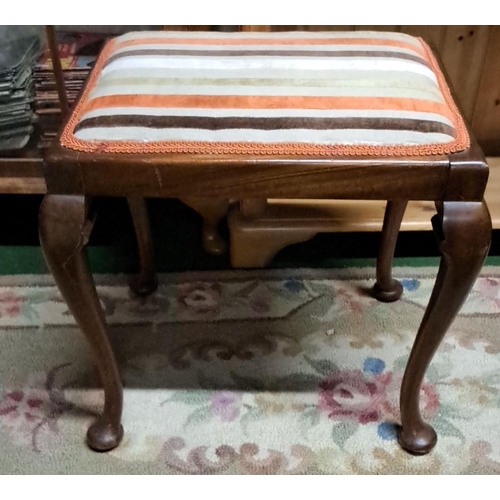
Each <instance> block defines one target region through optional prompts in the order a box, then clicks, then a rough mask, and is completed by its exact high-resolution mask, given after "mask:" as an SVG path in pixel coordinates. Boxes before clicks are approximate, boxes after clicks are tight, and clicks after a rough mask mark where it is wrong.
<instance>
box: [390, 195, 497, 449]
mask: <svg viewBox="0 0 500 500" xmlns="http://www.w3.org/2000/svg"><path fill="white" fill-rule="evenodd" d="M432 222H433V226H434V231H435V232H436V234H437V236H438V239H439V249H440V250H441V253H442V258H441V265H440V267H439V272H438V276H437V279H436V283H435V285H434V289H433V291H432V295H431V298H430V301H429V305H428V306H427V309H426V311H425V314H424V318H423V320H422V323H421V325H420V329H419V331H418V334H417V338H416V340H415V343H414V345H413V349H412V351H411V354H410V359H409V360H408V365H407V367H406V371H405V374H404V378H403V384H402V387H401V421H402V428H401V430H400V433H399V442H400V444H401V446H403V448H405V449H406V450H408V451H410V452H412V453H415V454H425V453H428V452H429V451H430V450H431V449H432V448H433V447H434V446H435V444H436V441H437V436H436V432H435V431H434V429H433V428H432V427H431V426H430V425H429V424H427V423H425V422H424V421H423V420H422V417H421V415H420V409H419V399H420V387H421V384H422V381H423V378H424V375H425V371H426V369H427V367H428V365H429V363H430V361H431V359H432V357H433V355H434V353H435V352H436V350H437V348H438V346H439V344H440V342H441V340H442V339H443V337H444V335H445V333H446V331H447V330H448V328H449V326H450V325H451V323H452V321H453V320H454V318H455V316H456V314H457V313H458V311H459V310H460V307H461V306H462V304H463V303H464V301H465V299H466V298H467V295H468V293H469V291H470V290H471V288H472V285H473V284H474V281H475V280H476V277H477V275H478V274H479V271H480V270H481V266H482V265H483V262H484V259H485V258H486V255H487V254H488V249H489V246H490V241H491V219H490V214H489V212H488V208H487V207H486V204H485V203H484V202H482V203H480V202H444V203H443V204H442V205H439V206H438V214H437V215H435V216H434V217H433V220H432Z"/></svg>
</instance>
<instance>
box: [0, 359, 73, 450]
mask: <svg viewBox="0 0 500 500" xmlns="http://www.w3.org/2000/svg"><path fill="white" fill-rule="evenodd" d="M66 366H69V365H68V364H64V365H60V366H57V367H55V368H54V369H52V370H50V371H49V372H48V373H47V374H35V375H33V376H32V377H31V378H30V379H29V380H28V382H27V384H26V385H25V387H24V388H23V389H17V390H12V391H9V392H7V393H5V394H4V395H3V397H2V398H1V399H0V429H3V430H5V431H7V433H8V434H9V435H10V437H11V439H12V440H13V441H14V442H16V443H19V444H23V445H28V446H31V447H32V449H33V451H35V452H39V451H40V446H39V445H40V442H39V440H40V438H41V437H42V436H41V434H45V437H46V438H47V437H49V436H47V435H46V434H47V431H48V434H49V435H51V436H50V438H51V439H50V443H52V441H53V439H52V437H53V436H54V434H55V433H57V421H58V419H59V417H60V416H61V415H62V414H63V413H64V412H65V411H68V410H70V409H71V408H72V406H73V405H72V404H71V403H70V402H68V401H67V400H66V399H65V396H64V392H63V391H62V390H61V389H59V388H58V387H56V386H55V377H56V375H57V374H58V372H60V371H61V370H62V369H63V368H65V367H66Z"/></svg>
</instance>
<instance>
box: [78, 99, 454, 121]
mask: <svg viewBox="0 0 500 500" xmlns="http://www.w3.org/2000/svg"><path fill="white" fill-rule="evenodd" d="M131 106H134V107H145V108H208V109H225V108H230V109H375V110H378V109H380V110H402V111H422V112H424V113H438V114H441V115H443V116H446V117H448V118H450V119H453V115H452V114H451V113H450V110H449V108H448V106H446V105H444V104H441V103H438V102H434V101H426V100H421V99H404V98H398V97H323V96H320V97H290V96H226V95H224V96H213V95H155V94H143V95H136V94H131V95H126V94H125V95H112V96H103V97H96V98H95V99H92V100H91V101H89V102H88V103H87V104H86V105H85V107H84V109H83V113H88V112H89V111H93V110H95V109H104V108H115V107H131Z"/></svg>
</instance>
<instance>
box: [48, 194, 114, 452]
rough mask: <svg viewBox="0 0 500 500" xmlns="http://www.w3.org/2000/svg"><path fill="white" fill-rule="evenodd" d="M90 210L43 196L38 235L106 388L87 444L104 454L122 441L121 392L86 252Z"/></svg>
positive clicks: (71, 199)
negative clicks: (101, 412)
mask: <svg viewBox="0 0 500 500" xmlns="http://www.w3.org/2000/svg"><path fill="white" fill-rule="evenodd" d="M88 208H89V201H88V200H87V199H86V198H85V197H83V196H62V195H47V196H45V198H44V200H43V202H42V206H41V207H40V216H39V230H40V242H41V245H42V250H43V253H44V256H45V260H46V261H47V265H48V267H49V269H50V271H51V273H52V275H53V277H54V279H55V281H56V283H57V285H58V287H59V290H60V291H61V294H62V295H63V297H64V299H65V300H66V302H67V304H68V307H69V309H70V311H71V313H72V314H73V316H74V317H75V320H76V322H77V324H78V326H79V327H80V329H81V330H82V332H83V333H84V335H85V336H86V337H87V340H88V342H89V344H90V347H91V349H92V352H93V355H94V361H95V362H96V364H97V367H98V369H99V374H100V377H101V381H102V383H103V385H104V396H105V402H104V411H103V414H102V415H101V416H100V417H99V419H98V420H97V421H96V422H95V423H94V424H92V425H91V426H90V428H89V430H88V433H87V442H88V444H89V446H90V447H91V448H93V449H95V450H99V451H106V450H110V449H112V448H114V447H116V446H117V445H118V444H119V442H120V440H121V438H122V436H123V428H122V426H121V424H120V419H121V413H122V406H123V389H122V383H121V380H120V375H119V373H118V368H117V365H116V361H115V357H114V355H113V351H112V349H111V345H110V343H109V340H108V336H107V327H106V321H105V319H104V314H103V311H102V308H101V305H100V303H99V298H98V297H97V292H96V289H95V285H94V281H93V279H92V275H91V274H90V271H89V267H88V262H87V256H86V252H85V246H86V245H87V243H88V238H89V236H90V232H91V230H92V225H93V224H92V221H91V220H89V218H88Z"/></svg>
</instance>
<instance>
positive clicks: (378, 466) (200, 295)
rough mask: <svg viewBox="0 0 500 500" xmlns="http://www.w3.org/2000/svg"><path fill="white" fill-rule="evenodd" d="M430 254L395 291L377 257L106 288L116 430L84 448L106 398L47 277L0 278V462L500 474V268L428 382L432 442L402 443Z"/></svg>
mask: <svg viewBox="0 0 500 500" xmlns="http://www.w3.org/2000/svg"><path fill="white" fill-rule="evenodd" d="M435 274H436V269H435V268H399V269H397V270H396V275H397V276H399V277H400V278H401V279H402V283H403V286H404V295H403V298H402V299H401V300H400V301H398V302H396V303H393V304H382V303H379V302H376V301H375V300H373V299H372V298H371V297H370V295H369V293H368V290H369V288H370V287H371V286H372V285H373V275H372V274H371V270H370V269H369V270H366V269H344V270H325V271H318V270H286V271H283V270H281V271H251V272H226V271H224V272H208V273H196V274H179V275H165V276H161V280H160V282H161V286H160V287H159V289H158V291H157V292H156V293H155V294H154V295H153V296H151V297H149V298H147V299H136V298H131V297H130V295H129V291H128V288H127V286H126V284H125V278H124V277H123V276H108V277H106V276H100V277H97V282H98V283H99V289H98V291H99V296H100V298H101V301H102V305H103V307H104V310H105V313H106V316H107V320H108V322H109V324H110V337H111V341H112V344H113V347H114V349H115V352H116V354H117V358H118V361H119V365H120V370H121V374H122V377H123V381H124V384H125V396H124V397H125V402H124V404H125V408H124V415H123V425H124V427H125V438H124V440H123V442H122V444H121V445H120V446H119V447H118V448H117V449H115V450H113V451H111V452H109V453H105V454H102V453H101V454H99V453H94V452H92V451H90V450H89V449H88V448H87V446H86V445H85V441H84V437H85V432H86V429H87V427H88V425H89V424H90V423H91V422H92V420H93V419H94V417H95V415H96V414H97V412H99V411H100V409H101V408H102V403H103V395H102V391H101V390H100V385H99V381H98V379H97V375H96V371H95V369H94V367H93V365H92V363H91V362H90V358H89V349H88V347H87V345H86V343H85V341H84V339H83V336H82V335H81V334H80V332H79V331H78V329H77V328H76V326H75V324H74V321H73V319H72V317H71V315H69V313H68V311H67V308H66V305H65V303H64V302H63V301H62V300H61V297H60V295H59V293H58V291H57V289H56V288H55V286H54V285H53V284H52V281H51V279H50V278H49V277H43V276H42V277H34V276H24V277H3V278H0V472H2V473H39V474H45V473H61V474H85V473H97V474H125V473H127V474H143V473H149V474H395V473H407V474H408V473H409V474H479V473H482V474H498V473H500V355H499V353H500V315H499V313H500V268H485V269H484V270H483V274H482V277H481V278H480V279H479V280H478V281H477V283H476V285H475V287H474V290H473V292H472V294H471V296H470V297H469V299H468V301H467V302H466V304H465V305H464V307H463V309H462V313H461V315H460V317H459V318H457V320H456V321H455V323H454V324H453V326H452V328H451V331H450V332H449V334H448V335H447V337H446V338H445V340H444V342H443V343H442V345H441V347H440V349H439V351H438V353H437V355H436V357H435V358H434V361H433V363H432V365H431V367H430V368H429V370H428V374H427V375H428V376H427V379H426V382H425V384H424V386H423V390H422V410H423V414H424V415H425V418H426V419H428V421H429V422H431V424H432V425H433V426H434V427H435V429H436V430H437V433H438V436H439V441H438V444H437V446H436V448H435V449H434V450H433V451H432V452H431V453H430V454H429V455H427V456H423V457H414V456H411V455H408V454H407V453H405V452H403V451H402V450H401V449H400V448H399V446H398V444H397V441H396V426H397V424H398V422H399V418H400V417H399V410H398V398H399V394H398V393H399V387H400V383H401V378H402V375H403V370H404V367H405V364H406V360H407V357H408V354H409V351H410V348H411V345H412V342H413V339H414V337H415V333H416V331H417V328H418V325H419V323H420V320H421V318H422V315H423V311H424V307H425V305H426V304H427V301H428V299H429V295H430V292H431V288H432V286H433V283H434V278H435Z"/></svg>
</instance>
